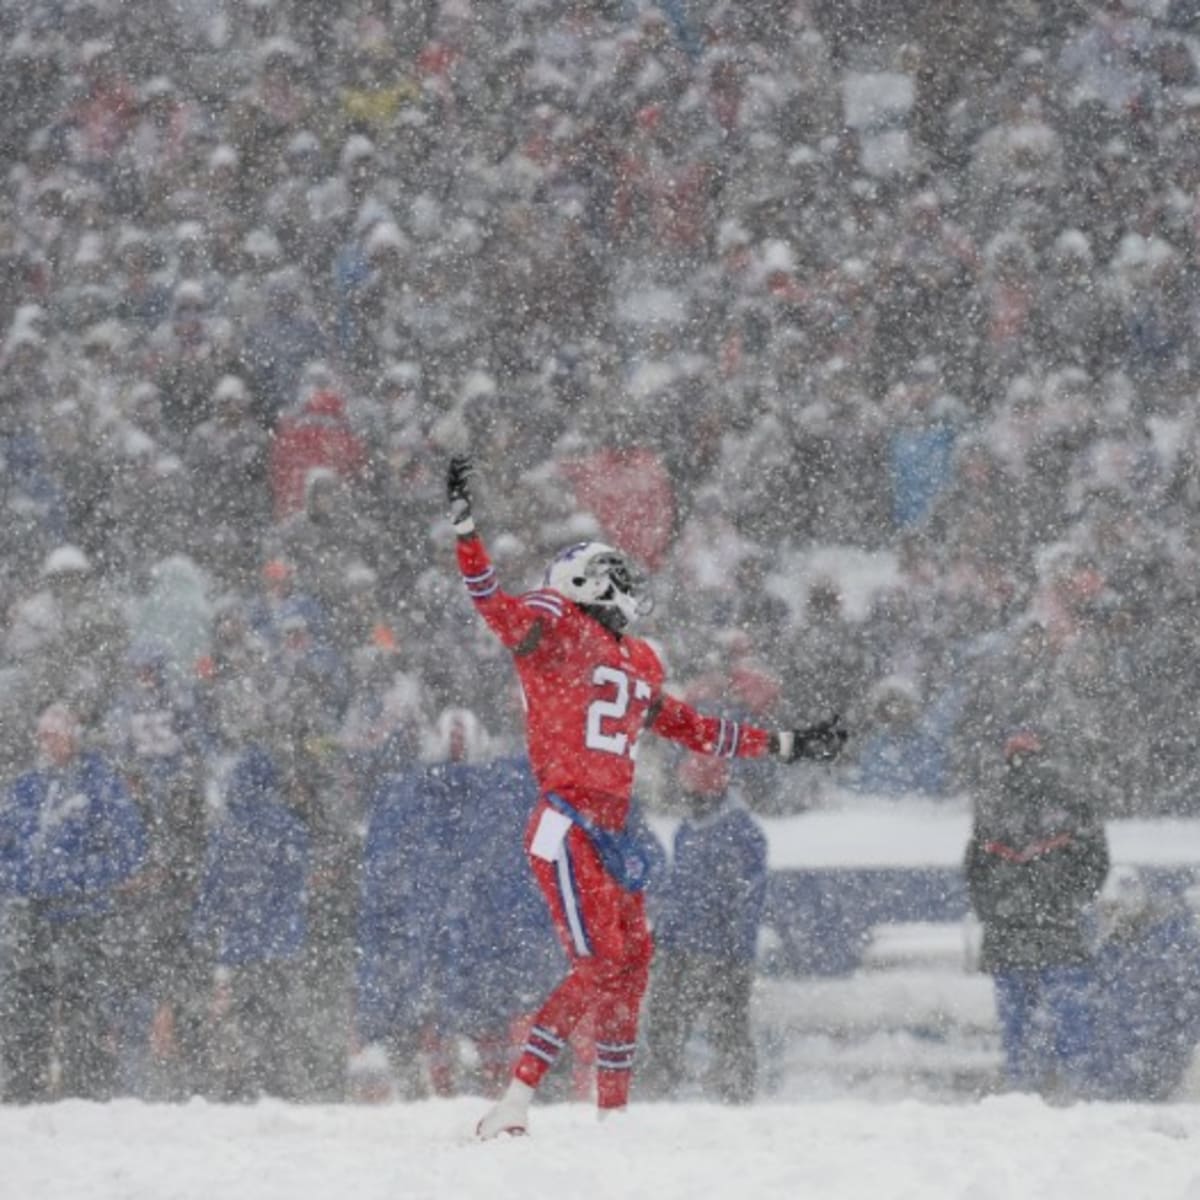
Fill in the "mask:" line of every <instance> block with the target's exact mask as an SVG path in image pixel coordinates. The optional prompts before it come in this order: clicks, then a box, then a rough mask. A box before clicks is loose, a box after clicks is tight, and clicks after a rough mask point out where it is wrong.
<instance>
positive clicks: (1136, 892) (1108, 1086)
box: [1090, 867, 1200, 1101]
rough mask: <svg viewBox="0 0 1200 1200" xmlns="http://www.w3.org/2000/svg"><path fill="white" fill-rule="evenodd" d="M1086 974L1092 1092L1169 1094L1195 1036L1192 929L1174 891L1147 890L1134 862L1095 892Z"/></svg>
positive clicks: (1198, 934)
mask: <svg viewBox="0 0 1200 1200" xmlns="http://www.w3.org/2000/svg"><path fill="white" fill-rule="evenodd" d="M1097 907H1098V909H1099V925H1100V933H1101V942H1100V947H1099V949H1098V951H1097V953H1096V962H1095V979H1094V989H1095V990H1094V1011H1095V1037H1094V1039H1093V1042H1092V1053H1091V1059H1090V1066H1091V1073H1092V1082H1093V1092H1094V1094H1095V1095H1096V1096H1097V1097H1098V1098H1100V1099H1105V1100H1124V1101H1161V1100H1170V1099H1171V1098H1172V1096H1174V1095H1175V1094H1176V1092H1177V1091H1178V1089H1179V1085H1180V1084H1181V1083H1182V1082H1183V1077H1184V1075H1185V1073H1186V1072H1187V1070H1188V1067H1189V1066H1190V1065H1191V1062H1192V1056H1193V1054H1194V1052H1195V1048H1196V1045H1197V1044H1198V1043H1200V931H1198V930H1197V928H1196V914H1195V912H1194V911H1193V910H1192V908H1191V906H1190V905H1189V904H1188V903H1187V900H1186V898H1185V897H1184V896H1183V895H1179V894H1170V893H1166V894H1163V893H1155V892H1153V891H1152V890H1151V888H1150V886H1149V885H1148V884H1147V882H1146V880H1145V879H1144V878H1142V875H1141V873H1140V872H1139V871H1138V870H1137V868H1135V867H1118V868H1115V869H1114V870H1113V872H1112V874H1111V875H1110V876H1109V879H1108V881H1107V882H1106V884H1105V886H1104V889H1103V890H1102V891H1101V893H1100V900H1099V903H1098V906H1097Z"/></svg>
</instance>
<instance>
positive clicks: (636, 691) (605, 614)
mask: <svg viewBox="0 0 1200 1200" xmlns="http://www.w3.org/2000/svg"><path fill="white" fill-rule="evenodd" d="M471 469H472V467H471V462H470V459H468V458H465V457H454V458H452V459H451V460H450V464H449V470H448V472H447V494H448V500H449V506H450V521H451V524H452V525H453V527H454V530H455V533H456V534H457V535H458V539H457V554H458V565H459V569H460V570H461V572H462V576H463V581H464V583H465V584H466V588H467V592H468V593H469V594H470V596H471V599H472V600H473V601H474V603H475V607H476V609H477V610H478V611H479V614H480V616H482V617H483V619H484V620H485V621H486V622H487V624H488V626H489V627H490V628H491V630H492V631H493V632H494V633H495V634H496V636H497V637H498V638H499V639H500V641H501V642H502V643H503V644H504V646H506V647H507V648H508V650H509V651H510V652H511V653H512V655H513V658H514V661H515V664H516V669H517V675H518V677H519V679H520V683H521V688H522V691H523V693H524V700H525V709H526V718H525V726H526V742H527V745H528V750H529V758H530V763H531V766H532V768H533V773H534V775H535V777H536V780H537V784H538V788H539V792H540V800H539V802H538V804H537V805H536V806H535V808H534V811H533V813H532V815H531V818H530V821H529V825H528V828H527V831H526V838H525V848H526V852H527V855H528V858H529V862H530V864H531V866H532V868H533V871H534V874H535V875H536V877H537V881H538V885H539V886H540V888H541V890H542V893H543V895H544V896H545V898H546V902H547V904H548V905H549V906H550V912H551V915H552V916H553V918H554V923H555V926H556V928H557V929H558V933H559V937H560V939H561V940H562V943H563V946H564V948H565V949H566V951H567V955H568V958H569V960H570V969H569V970H568V972H567V975H566V977H565V978H564V979H563V980H562V981H561V982H560V983H559V984H558V986H557V987H556V988H555V989H554V990H553V991H552V992H551V993H550V995H549V996H548V997H547V999H546V1001H545V1002H544V1003H543V1005H542V1007H541V1008H540V1009H539V1011H538V1013H537V1014H536V1017H535V1019H534V1022H533V1026H532V1028H531V1029H530V1031H529V1035H528V1037H527V1039H526V1042H525V1045H524V1048H523V1050H522V1053H521V1055H520V1058H519V1059H518V1061H517V1064H516V1067H515V1069H514V1072H513V1077H512V1080H511V1082H510V1083H509V1085H508V1088H507V1090H506V1091H505V1092H504V1094H503V1096H501V1098H500V1099H499V1100H498V1101H497V1103H496V1104H495V1105H494V1106H493V1107H492V1109H491V1110H490V1111H489V1112H487V1113H486V1114H485V1115H484V1117H483V1119H482V1120H481V1121H480V1122H479V1125H478V1127H477V1133H478V1135H479V1137H481V1138H493V1137H496V1136H497V1135H499V1134H502V1133H506V1134H523V1133H525V1132H526V1129H527V1125H528V1115H529V1105H530V1101H531V1100H532V1097H533V1094H534V1091H535V1090H536V1088H537V1086H538V1084H539V1083H540V1082H541V1080H542V1077H543V1076H544V1075H545V1074H546V1072H547V1071H548V1070H549V1069H550V1068H551V1067H552V1066H553V1065H554V1062H555V1059H556V1058H557V1057H558V1055H559V1053H560V1052H561V1050H562V1049H563V1047H564V1045H565V1044H566V1042H567V1038H568V1036H569V1034H570V1033H571V1031H572V1030H573V1029H574V1027H575V1025H576V1024H577V1023H578V1022H579V1021H580V1020H581V1018H583V1017H584V1015H585V1014H588V1013H591V1014H592V1018H593V1021H594V1027H595V1038H596V1087H597V1105H598V1108H599V1110H600V1115H601V1116H605V1115H607V1114H608V1113H610V1112H612V1111H615V1110H620V1109H623V1108H624V1107H625V1105H626V1103H627V1101H628V1097H629V1087H630V1079H631V1071H632V1067H633V1057H634V1047H635V1043H636V1041H637V1029H638V1013H639V1009H640V1006H641V1001H642V995H643V993H644V992H645V990H646V983H647V979H648V977H649V968H650V958H651V955H652V953H653V941H652V939H651V935H650V930H649V927H648V925H647V922H646V914H645V903H644V897H643V895H642V888H643V887H644V885H645V882H646V874H647V870H646V863H645V860H644V855H643V854H641V853H640V852H639V849H638V846H639V843H638V841H637V839H635V838H633V837H631V836H630V837H627V836H625V823H626V817H627V814H628V811H629V806H630V796H631V793H632V789H633V778H634V763H635V758H636V754H637V747H638V739H639V738H640V737H641V734H642V732H643V731H644V730H647V729H649V730H650V731H651V732H653V733H655V734H658V735H659V736H660V737H665V738H669V739H671V740H672V741H675V742H679V743H681V744H682V745H684V746H686V747H687V748H689V749H691V750H694V751H698V752H699V753H702V754H710V755H716V756H717V757H721V758H735V757H749V758H754V757H759V756H762V755H765V754H775V755H778V756H779V757H780V758H782V759H783V760H785V761H787V762H793V761H795V760H797V759H812V760H817V761H829V760H831V759H834V758H836V757H837V755H838V754H839V753H840V752H841V749H842V746H843V745H844V743H845V741H846V731H845V729H844V728H843V727H842V725H841V724H840V722H839V719H838V717H837V716H836V715H835V716H834V717H832V718H830V719H829V720H827V721H823V722H821V723H819V724H817V725H813V726H810V727H809V728H806V729H798V730H780V731H768V730H766V729H760V728H757V727H755V726H752V725H748V724H743V723H739V722H736V721H731V720H726V719H723V718H720V717H711V716H704V715H702V714H701V713H699V712H697V711H696V710H695V709H693V708H691V707H690V706H689V705H687V704H685V703H683V702H682V701H680V700H678V699H676V698H675V697H673V696H671V695H670V694H669V693H667V692H666V691H665V690H664V687H663V683H664V670H663V665H662V663H661V662H660V660H659V657H658V655H657V654H656V653H655V651H654V649H653V648H652V647H651V646H650V644H649V643H648V642H646V641H645V640H643V639H642V638H638V637H635V636H633V635H632V634H631V633H630V632H629V629H630V626H631V625H632V623H633V622H634V621H635V619H636V618H638V617H639V616H642V615H644V614H645V613H646V612H647V610H648V606H649V598H648V597H647V596H646V594H645V591H644V589H643V585H642V580H641V579H640V578H639V576H638V574H637V572H636V571H635V570H634V568H633V566H632V564H631V563H630V562H629V560H628V559H627V558H626V557H625V556H624V555H623V554H621V553H620V551H618V550H616V549H614V548H613V547H612V546H608V545H604V544H603V543H599V542H580V543H577V544H575V545H572V546H568V547H566V548H565V549H564V550H562V551H561V552H560V553H559V554H558V555H557V557H556V558H555V559H554V561H553V562H552V563H551V564H550V566H549V568H548V569H547V571H546V576H545V581H544V586H543V587H541V588H538V589H536V590H534V591H531V592H526V593H524V594H523V595H519V596H516V595H512V594H510V593H508V592H506V591H504V590H503V589H502V588H501V586H500V583H499V580H498V579H497V577H496V571H495V568H494V567H493V566H492V563H491V560H490V559H489V557H488V553H487V550H486V549H485V547H484V544H483V541H482V539H481V538H480V536H479V534H478V532H477V531H476V528H475V522H474V518H473V515H472V511H471V499H472V497H471V488H470V474H471Z"/></svg>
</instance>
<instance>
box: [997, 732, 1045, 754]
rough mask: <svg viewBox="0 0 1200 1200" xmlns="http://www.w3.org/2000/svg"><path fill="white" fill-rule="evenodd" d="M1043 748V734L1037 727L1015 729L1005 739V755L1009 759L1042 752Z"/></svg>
mask: <svg viewBox="0 0 1200 1200" xmlns="http://www.w3.org/2000/svg"><path fill="white" fill-rule="evenodd" d="M1042 749H1043V744H1042V736H1041V734H1039V733H1038V731H1037V730H1036V729H1028V728H1025V729H1014V730H1013V731H1012V732H1011V733H1010V734H1009V735H1008V736H1007V737H1006V738H1005V739H1004V757H1005V759H1006V760H1007V761H1012V760H1013V759H1014V758H1023V757H1025V756H1027V755H1030V754H1040V753H1041V751H1042Z"/></svg>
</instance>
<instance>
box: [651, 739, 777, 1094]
mask: <svg viewBox="0 0 1200 1200" xmlns="http://www.w3.org/2000/svg"><path fill="white" fill-rule="evenodd" d="M728 772H729V768H728V766H727V764H726V763H725V762H724V761H722V760H720V759H715V758H705V757H701V756H699V755H689V756H688V757H687V758H685V759H684V760H683V761H682V762H681V764H680V767H679V784H680V787H681V789H682V793H683V799H684V803H685V804H686V806H687V812H688V815H687V817H686V819H685V820H684V821H683V822H682V824H680V826H679V828H678V830H677V831H676V834H675V847H674V855H673V857H672V861H671V866H670V869H669V872H668V874H667V877H666V880H665V882H664V883H663V885H662V894H661V896H660V897H659V899H658V902H657V905H656V906H655V909H654V914H655V915H654V940H655V947H656V949H655V958H654V973H653V975H652V977H651V986H650V998H649V1005H648V1009H647V1018H646V1042H647V1050H648V1058H649V1065H648V1068H647V1070H646V1072H645V1074H644V1083H645V1087H646V1093H647V1094H648V1095H650V1096H654V1097H659V1098H668V1097H672V1096H675V1095H677V1094H678V1092H679V1089H680V1087H681V1085H682V1084H683V1083H684V1080H685V1077H686V1075H687V1061H688V1060H687V1049H688V1042H689V1039H690V1037H691V1036H692V1034H693V1032H694V1031H695V1030H696V1029H697V1028H698V1027H699V1026H700V1025H701V1023H702V1022H703V1023H704V1024H705V1026H706V1029H705V1032H706V1033H707V1036H708V1040H709V1043H710V1046H711V1051H712V1054H711V1061H710V1066H709V1068H708V1070H707V1071H706V1073H705V1077H704V1078H703V1080H701V1081H700V1086H701V1091H702V1095H703V1096H705V1097H706V1098H708V1099H712V1100H719V1101H722V1102H724V1103H735V1104H736V1103H746V1102H747V1101H749V1100H751V1099H753V1097H754V1089H755V1084H756V1077H757V1062H756V1055H755V1050H754V1040H753V1036H752V1033H751V1027H750V998H751V991H752V988H753V984H754V968H755V951H756V945H757V938H758V927H759V924H760V922H761V920H762V913H763V904H764V901H765V898H766V885H767V840H766V836H765V835H764V833H763V832H762V829H761V828H760V827H759V825H758V822H757V821H756V820H755V819H754V817H752V816H751V814H750V813H749V812H748V811H747V810H746V809H745V808H743V807H741V805H739V804H738V802H737V798H736V792H735V791H734V790H733V789H732V788H731V785H730V778H729V773H728Z"/></svg>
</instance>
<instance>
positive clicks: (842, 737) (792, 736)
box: [775, 713, 850, 762]
mask: <svg viewBox="0 0 1200 1200" xmlns="http://www.w3.org/2000/svg"><path fill="white" fill-rule="evenodd" d="M849 736H850V735H849V733H848V732H847V731H846V727H845V726H844V725H843V724H842V719H841V717H840V716H838V714H837V713H834V714H833V716H832V717H830V718H829V720H828V721H818V722H817V724H816V725H809V726H808V727H807V728H806V729H787V730H783V731H781V732H780V733H777V734H776V735H775V738H776V743H777V744H776V747H775V752H776V753H777V754H778V755H779V757H780V758H782V759H783V761H784V762H795V761H796V760H797V759H800V758H807V759H811V760H813V761H815V762H832V761H833V760H834V759H835V758H837V756H838V755H839V754H841V752H842V747H843V746H844V745H845V744H846V739H847V738H848V737H849Z"/></svg>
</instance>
